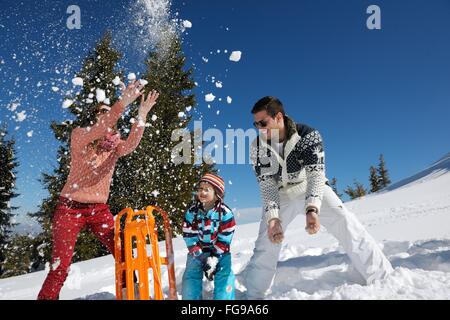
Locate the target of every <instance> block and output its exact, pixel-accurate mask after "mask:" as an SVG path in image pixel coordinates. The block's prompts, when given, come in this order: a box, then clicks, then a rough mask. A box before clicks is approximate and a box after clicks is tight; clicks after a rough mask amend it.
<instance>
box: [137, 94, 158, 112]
mask: <svg viewBox="0 0 450 320" xmlns="http://www.w3.org/2000/svg"><path fill="white" fill-rule="evenodd" d="M158 97H159V92H157V91H156V90H152V91H150V93H149V94H148V95H147V99H145V97H144V95H142V96H141V105H140V107H139V114H140V115H142V116H144V115H145V116H147V113H149V112H150V110H151V109H152V108H153V106H154V105H155V104H156V100H157V99H158Z"/></svg>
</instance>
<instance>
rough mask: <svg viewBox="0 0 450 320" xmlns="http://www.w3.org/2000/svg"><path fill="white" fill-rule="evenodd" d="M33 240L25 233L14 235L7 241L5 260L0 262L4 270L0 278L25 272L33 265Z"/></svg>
mask: <svg viewBox="0 0 450 320" xmlns="http://www.w3.org/2000/svg"><path fill="white" fill-rule="evenodd" d="M33 251H34V241H33V239H32V237H29V236H26V235H15V236H13V237H12V238H11V241H9V243H8V245H7V248H6V250H5V260H4V261H3V262H2V264H3V269H4V272H3V273H2V274H1V276H0V278H9V277H15V276H20V275H22V274H27V273H28V272H30V271H31V269H32V265H33V260H32V257H33Z"/></svg>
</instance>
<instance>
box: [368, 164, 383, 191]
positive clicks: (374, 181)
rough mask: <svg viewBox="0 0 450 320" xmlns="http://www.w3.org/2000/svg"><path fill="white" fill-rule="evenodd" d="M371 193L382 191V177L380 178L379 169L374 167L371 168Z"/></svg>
mask: <svg viewBox="0 0 450 320" xmlns="http://www.w3.org/2000/svg"><path fill="white" fill-rule="evenodd" d="M369 170H370V177H369V182H370V192H377V191H378V190H380V189H381V186H380V177H379V176H378V173H377V169H376V168H375V167H374V166H371V167H370V169H369Z"/></svg>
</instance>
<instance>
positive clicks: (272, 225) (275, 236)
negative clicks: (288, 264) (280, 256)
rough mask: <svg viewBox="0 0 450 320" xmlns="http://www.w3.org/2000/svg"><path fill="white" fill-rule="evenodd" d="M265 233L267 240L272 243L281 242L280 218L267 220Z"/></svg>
mask: <svg viewBox="0 0 450 320" xmlns="http://www.w3.org/2000/svg"><path fill="white" fill-rule="evenodd" d="M267 235H268V237H269V240H270V241H272V242H273V243H276V244H279V243H281V242H283V239H284V235H283V227H282V226H281V221H280V219H272V220H270V221H269V226H268V229H267Z"/></svg>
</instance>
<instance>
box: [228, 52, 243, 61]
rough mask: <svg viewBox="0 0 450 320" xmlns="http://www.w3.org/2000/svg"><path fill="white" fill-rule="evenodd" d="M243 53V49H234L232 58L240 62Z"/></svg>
mask: <svg viewBox="0 0 450 320" xmlns="http://www.w3.org/2000/svg"><path fill="white" fill-rule="evenodd" d="M241 55H242V52H241V51H233V52H232V53H231V55H230V60H231V61H234V62H238V61H239V60H241Z"/></svg>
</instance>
